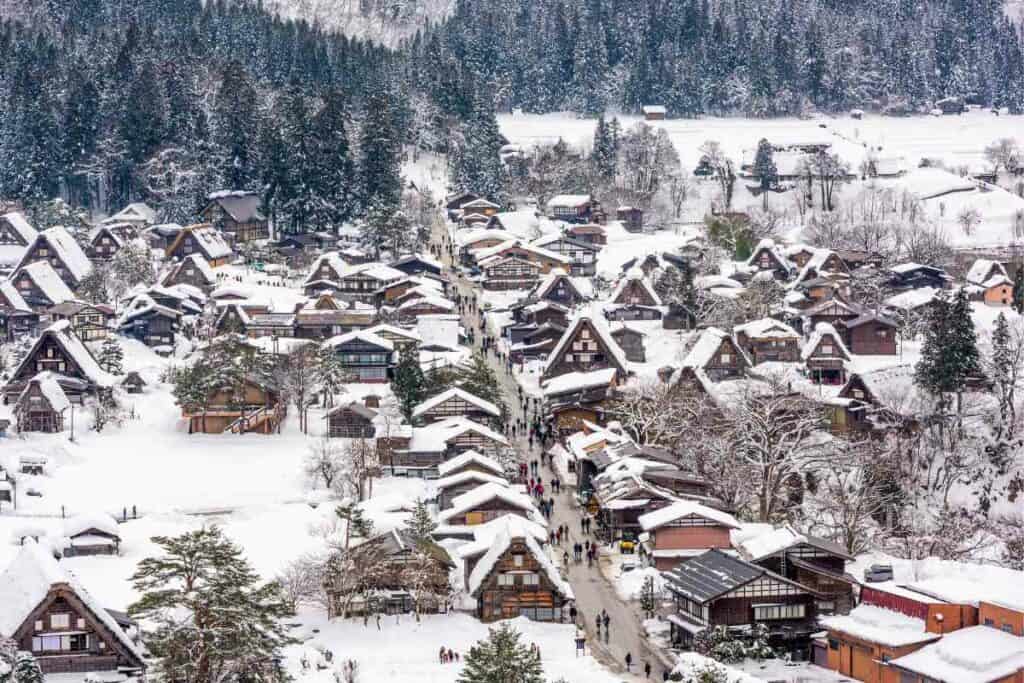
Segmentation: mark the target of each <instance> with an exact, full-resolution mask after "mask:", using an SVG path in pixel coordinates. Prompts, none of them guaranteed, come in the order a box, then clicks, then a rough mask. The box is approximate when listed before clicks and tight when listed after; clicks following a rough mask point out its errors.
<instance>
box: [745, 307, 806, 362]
mask: <svg viewBox="0 0 1024 683" xmlns="http://www.w3.org/2000/svg"><path fill="white" fill-rule="evenodd" d="M733 335H734V336H735V337H736V344H737V345H738V346H739V347H740V348H742V349H743V350H744V351H745V352H746V354H747V358H749V359H750V362H751V363H752V364H753V365H759V364H761V363H766V362H782V363H796V362H799V361H800V335H799V334H797V332H796V330H794V329H793V328H792V327H790V326H789V325H787V324H785V323H783V322H779V321H778V320H774V319H773V318H761V319H760V320H754V321H751V322H749V323H744V324H743V325H737V326H736V327H735V328H733Z"/></svg>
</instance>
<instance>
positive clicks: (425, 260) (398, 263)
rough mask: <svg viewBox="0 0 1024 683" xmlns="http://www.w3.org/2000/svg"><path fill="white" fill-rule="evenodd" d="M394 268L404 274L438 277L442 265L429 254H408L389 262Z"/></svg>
mask: <svg viewBox="0 0 1024 683" xmlns="http://www.w3.org/2000/svg"><path fill="white" fill-rule="evenodd" d="M389 265H390V266H391V267H392V268H394V269H395V270H400V271H402V272H403V273H405V274H406V275H423V274H427V273H429V274H431V275H435V276H438V277H440V275H441V271H442V266H441V263H440V262H438V261H437V260H436V259H434V258H433V257H431V256H427V255H426V254H422V253H420V254H409V255H406V256H402V257H400V258H398V259H396V260H395V261H392V262H391V263H390V264H389Z"/></svg>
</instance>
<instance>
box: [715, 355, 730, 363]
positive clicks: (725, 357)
mask: <svg viewBox="0 0 1024 683" xmlns="http://www.w3.org/2000/svg"><path fill="white" fill-rule="evenodd" d="M718 362H719V363H721V364H723V365H731V364H732V354H731V353H722V354H719V356H718Z"/></svg>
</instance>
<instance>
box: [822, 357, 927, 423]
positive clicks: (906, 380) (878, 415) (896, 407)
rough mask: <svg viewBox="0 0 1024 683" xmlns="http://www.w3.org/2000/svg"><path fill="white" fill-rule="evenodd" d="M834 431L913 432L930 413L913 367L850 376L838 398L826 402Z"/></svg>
mask: <svg viewBox="0 0 1024 683" xmlns="http://www.w3.org/2000/svg"><path fill="white" fill-rule="evenodd" d="M826 405H827V407H828V408H829V411H828V413H829V414H828V419H829V422H830V424H831V429H832V431H833V432H836V433H840V434H844V433H849V432H858V431H865V430H889V429H897V430H903V431H912V430H914V429H915V428H916V426H917V421H918V419H919V418H920V417H921V416H922V415H923V414H924V413H925V412H926V411H927V410H928V399H927V397H925V396H924V395H922V394H921V393H920V392H919V391H918V388H917V385H916V384H915V382H914V366H913V365H911V364H905V365H896V366H893V367H887V368H882V369H879V370H873V371H871V372H862V373H854V374H851V375H850V377H849V379H847V380H846V384H844V385H843V388H842V389H840V390H839V395H838V396H837V397H836V398H835V399H833V400H831V401H829V402H827V403H826Z"/></svg>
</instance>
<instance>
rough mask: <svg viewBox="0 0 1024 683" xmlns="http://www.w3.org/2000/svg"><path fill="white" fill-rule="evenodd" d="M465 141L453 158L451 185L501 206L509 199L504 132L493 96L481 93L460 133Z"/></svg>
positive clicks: (460, 144) (457, 148) (461, 140)
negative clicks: (503, 144)
mask: <svg viewBox="0 0 1024 683" xmlns="http://www.w3.org/2000/svg"><path fill="white" fill-rule="evenodd" d="M460 133H461V139H460V140H459V141H458V142H457V143H456V146H455V149H454V150H453V152H452V155H451V185H452V187H453V189H455V190H461V191H464V192H474V193H476V194H479V195H481V196H484V197H487V198H489V199H490V200H491V201H494V202H495V203H498V204H501V203H503V202H504V200H505V195H506V176H507V172H506V171H505V166H504V164H503V163H502V161H501V155H500V151H501V144H502V137H501V130H500V128H499V127H498V119H497V117H496V116H495V113H494V105H493V104H492V102H491V101H490V98H489V96H487V95H485V94H484V93H477V94H476V96H475V97H474V98H473V110H472V111H471V112H470V115H469V117H468V118H467V120H466V122H465V123H464V124H463V125H462V127H461V129H460Z"/></svg>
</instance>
